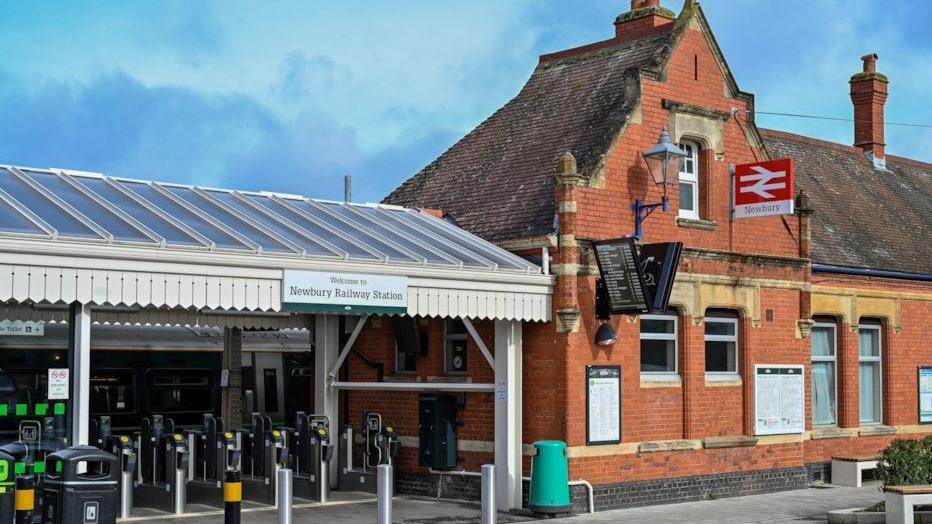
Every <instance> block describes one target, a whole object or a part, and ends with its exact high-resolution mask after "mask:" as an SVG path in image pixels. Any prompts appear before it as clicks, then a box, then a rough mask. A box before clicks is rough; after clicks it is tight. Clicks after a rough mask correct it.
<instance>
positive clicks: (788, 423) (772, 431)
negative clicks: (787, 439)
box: [754, 365, 806, 435]
mask: <svg viewBox="0 0 932 524" xmlns="http://www.w3.org/2000/svg"><path fill="white" fill-rule="evenodd" d="M804 384H805V380H804V379H803V366H782V365H773V366H769V365H757V366H754V420H755V424H754V434H755V435H785V434H791V433H802V432H803V431H804V430H805V417H806V415H805V402H806V396H805V390H804Z"/></svg>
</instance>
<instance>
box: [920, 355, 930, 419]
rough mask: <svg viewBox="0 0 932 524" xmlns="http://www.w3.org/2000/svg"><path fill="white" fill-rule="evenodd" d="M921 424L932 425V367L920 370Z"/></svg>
mask: <svg viewBox="0 0 932 524" xmlns="http://www.w3.org/2000/svg"><path fill="white" fill-rule="evenodd" d="M919 423H920V424H932V367H921V368H919Z"/></svg>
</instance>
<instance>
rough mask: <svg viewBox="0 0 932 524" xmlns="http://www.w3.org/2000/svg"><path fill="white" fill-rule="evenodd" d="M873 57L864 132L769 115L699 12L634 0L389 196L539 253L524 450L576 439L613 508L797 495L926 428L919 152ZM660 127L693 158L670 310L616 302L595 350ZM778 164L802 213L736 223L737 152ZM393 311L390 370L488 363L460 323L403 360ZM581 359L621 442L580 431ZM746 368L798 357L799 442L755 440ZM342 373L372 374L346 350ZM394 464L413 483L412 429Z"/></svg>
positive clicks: (382, 351)
mask: <svg viewBox="0 0 932 524" xmlns="http://www.w3.org/2000/svg"><path fill="white" fill-rule="evenodd" d="M876 64H877V57H876V56H875V55H867V56H865V57H864V66H863V71H862V72H859V73H857V74H855V75H854V76H853V77H851V79H850V88H851V98H852V101H853V104H854V118H855V120H856V125H855V126H854V127H855V137H854V145H853V146H848V145H842V144H835V143H829V142H824V141H820V140H815V139H811V138H807V137H803V136H798V135H793V134H788V133H783V132H780V131H770V130H762V129H758V127H757V125H756V124H755V122H754V104H755V102H754V96H753V95H752V94H750V93H746V92H744V91H742V90H741V89H740V88H739V86H738V83H737V81H736V79H735V77H734V76H733V74H732V71H731V70H730V69H729V67H728V64H727V62H726V59H725V57H724V56H723V54H722V52H721V49H720V48H719V47H718V45H717V44H716V41H715V38H714V35H713V32H712V30H711V28H710V27H709V25H708V22H707V20H706V18H705V16H704V15H703V12H702V9H701V7H699V5H697V4H696V3H695V2H694V1H692V0H687V1H686V2H685V5H684V7H683V9H682V11H681V12H680V13H679V14H678V15H676V14H675V13H673V12H670V11H668V10H667V9H665V8H662V7H660V6H659V2H658V1H651V0H634V1H633V2H632V9H631V11H630V12H627V13H624V14H622V15H620V16H619V17H618V18H617V19H616V21H615V36H614V37H612V38H610V39H608V40H604V41H601V42H596V43H593V44H590V45H586V46H583V47H579V48H575V49H569V50H565V51H560V52H557V53H552V54H548V55H544V56H542V57H541V58H540V63H539V65H538V67H537V69H536V70H535V71H534V73H533V75H532V76H531V78H530V79H529V80H528V82H527V84H526V85H525V86H524V88H523V89H522V90H521V92H520V93H519V94H518V95H517V96H516V97H515V98H514V99H512V100H511V101H510V102H508V103H507V104H506V105H505V106H504V107H502V108H501V109H499V110H498V111H497V112H495V113H494V114H493V115H492V116H491V117H489V118H488V119H487V120H486V121H484V122H483V123H482V124H480V125H479V126H478V127H477V128H476V129H475V130H473V131H472V132H470V133H469V134H468V135H466V136H465V137H464V138H463V139H462V140H460V141H459V142H458V143H457V144H455V145H454V146H453V147H452V148H451V149H450V150H448V151H447V152H446V153H444V154H443V155H441V156H440V157H439V158H438V159H437V160H435V161H434V162H433V163H431V164H430V165H429V166H427V167H426V168H424V170H423V171H421V172H420V173H418V174H417V175H415V176H414V177H412V178H411V179H410V180H408V181H407V182H405V183H404V184H403V185H402V186H400V187H399V188H398V189H397V190H395V191H394V192H393V193H392V194H391V195H389V196H388V197H387V198H386V202H387V203H392V204H399V205H405V206H411V207H421V208H434V209H439V210H441V211H442V213H443V214H444V216H446V217H448V218H450V219H451V220H454V221H455V222H456V223H457V224H459V225H460V226H461V227H463V228H465V229H467V230H469V231H471V232H473V233H475V234H477V235H479V236H482V237H484V238H486V239H488V240H492V241H494V242H496V243H498V244H499V245H501V246H504V247H507V248H509V249H511V250H513V251H515V252H517V253H520V254H523V255H525V256H528V257H539V259H540V260H541V262H542V263H544V264H546V263H547V261H549V268H550V271H551V272H552V274H554V275H556V287H555V292H554V298H553V308H554V311H553V313H554V314H553V318H554V321H553V322H550V323H538V324H533V325H525V327H524V334H523V339H524V353H523V362H522V366H523V375H524V391H523V412H524V422H523V440H524V443H525V447H526V451H525V455H526V456H525V458H526V459H529V457H528V456H529V455H530V449H529V445H530V444H531V443H533V442H534V441H536V440H540V439H558V440H564V441H566V442H567V444H568V456H569V460H570V477H571V478H572V479H585V480H587V481H589V482H590V483H592V484H593V485H594V486H595V495H596V505H597V507H599V508H610V507H621V506H630V505H638V504H645V503H651V502H667V501H676V500H688V499H697V498H702V497H705V496H715V497H719V496H728V495H736V494H747V493H754V492H764V491H771V490H777V489H788V488H794V487H801V486H804V485H806V484H807V483H808V482H810V481H812V480H814V479H820V478H822V479H824V478H825V477H826V476H827V475H828V468H827V464H828V462H829V461H830V459H831V457H833V456H838V455H851V454H858V455H863V454H872V453H875V452H876V451H878V450H879V449H881V448H882V447H884V446H885V445H886V444H887V443H888V442H889V441H890V440H891V439H892V438H896V437H904V436H905V437H919V436H923V435H925V434H928V433H930V432H932V426H923V425H920V422H919V394H918V368H919V367H920V366H923V365H932V345H930V341H932V327H930V321H932V251H930V249H929V247H928V246H929V245H930V243H932V232H930V229H932V228H930V219H929V212H930V211H932V165H929V164H925V163H922V162H918V161H914V160H909V159H905V158H898V157H894V156H892V155H886V154H885V152H884V136H883V129H884V126H883V106H884V102H885V100H886V96H887V86H888V81H887V79H886V77H884V76H883V75H882V74H880V73H878V72H877V69H876ZM842 81H843V79H841V78H840V79H839V84H841V82H842ZM664 128H666V129H667V130H668V131H669V133H670V135H671V136H672V138H673V140H674V141H675V142H677V143H679V144H680V145H681V147H682V148H683V149H684V150H685V151H686V152H687V153H688V160H687V161H686V162H685V163H684V168H683V170H682V171H681V173H680V176H679V187H673V188H672V189H671V190H670V192H669V197H670V211H669V212H666V213H664V212H660V211H658V212H655V213H653V214H652V215H651V216H650V217H649V218H647V220H646V222H645V224H644V228H645V235H644V238H643V241H644V242H666V241H681V242H683V243H684V246H685V247H684V252H683V258H682V261H681V264H680V268H679V274H678V275H677V279H676V283H675V286H674V288H673V293H672V298H671V310H670V312H669V314H668V315H664V316H649V317H646V316H641V317H638V316H615V317H613V318H612V320H611V323H612V326H613V327H614V329H615V331H616V333H617V342H616V343H615V344H614V345H613V346H610V347H607V348H606V347H602V346H597V345H596V344H595V343H594V336H595V332H596V330H597V328H598V326H599V324H600V321H599V320H598V319H596V317H595V309H594V301H595V296H594V295H595V282H596V276H597V275H598V270H597V267H596V265H595V261H594V258H593V255H592V242H593V241H595V240H601V239H609V238H618V237H622V236H626V235H630V234H632V232H633V231H634V229H635V220H634V214H633V212H632V211H631V205H632V204H633V203H634V201H635V199H640V200H641V201H643V202H657V201H660V199H661V196H662V189H661V187H659V186H656V185H654V184H653V183H652V182H651V177H650V175H649V173H648V171H647V166H646V164H645V161H644V159H643V157H642V152H643V151H645V150H647V149H648V148H650V147H651V146H652V145H654V144H655V143H656V142H657V138H658V136H659V135H660V132H661V130H662V129H664ZM783 157H792V158H794V159H795V162H796V189H797V199H796V212H795V214H794V215H784V216H771V217H761V218H752V219H743V220H733V219H731V212H730V207H731V204H730V171H729V166H730V165H733V164H743V163H749V162H755V161H760V160H764V159H771V158H783ZM389 324H390V323H389V322H386V321H385V320H384V319H383V320H382V321H381V322H379V321H376V323H375V324H374V326H371V327H370V329H368V330H367V331H365V332H364V335H363V337H362V338H361V339H360V341H359V342H358V345H359V346H360V348H364V349H363V352H364V353H365V354H366V356H367V358H369V359H374V360H378V361H381V362H383V364H384V366H385V368H386V373H387V375H389V380H391V379H392V377H391V376H397V377H404V376H408V377H409V378H411V377H415V376H416V377H419V378H418V380H464V381H469V380H474V381H479V382H487V381H488V380H489V378H490V377H491V370H490V369H486V368H487V367H486V366H483V365H482V364H484V362H483V361H482V360H483V359H482V356H481V354H480V353H479V351H478V348H476V347H475V345H474V344H473V343H472V342H471V341H468V342H467V351H466V362H468V366H467V367H466V369H465V370H464V371H463V372H462V373H459V372H454V371H452V370H451V363H450V353H449V351H450V348H451V347H452V346H455V344H451V341H456V340H459V339H461V338H464V339H468V337H464V336H463V335H462V333H461V332H460V328H458V327H457V326H456V325H455V322H450V321H447V322H441V321H438V320H423V321H422V326H424V329H425V332H426V333H428V335H429V336H428V340H429V342H428V344H427V345H428V347H429V351H425V352H424V353H423V355H426V356H422V357H420V358H418V359H417V360H416V362H406V363H403V364H399V363H398V362H397V359H396V356H395V351H394V348H393V347H392V346H391V343H390V342H385V341H386V340H390V337H385V336H384V335H385V333H386V331H387V330H390V329H391V327H390V325H389ZM477 329H478V330H479V332H480V334H481V335H483V337H484V338H486V339H487V340H488V339H489V337H490V336H491V333H492V330H491V325H482V324H477ZM592 365H615V366H620V367H621V430H620V432H621V438H620V442H619V443H616V444H608V445H587V398H586V385H587V380H586V369H587V366H592ZM758 365H761V366H768V365H794V366H802V367H803V370H804V376H805V386H804V413H805V415H804V417H805V421H804V423H803V426H804V427H803V428H802V430H801V431H800V432H793V433H787V434H777V435H761V434H759V433H760V432H759V431H757V429H756V420H755V417H756V408H755V394H756V391H755V387H756V382H757V381H756V380H755V366H758ZM390 370H395V372H391V371H390ZM350 373H351V374H352V375H353V376H354V377H359V378H363V377H366V378H367V379H371V378H372V377H370V376H369V375H371V374H372V373H373V371H372V370H371V369H370V368H369V367H367V366H366V365H365V364H364V363H362V362H360V361H358V360H354V361H351V362H350ZM402 379H403V378H402ZM344 394H345V395H347V396H346V397H344V401H345V402H346V403H347V405H348V406H349V408H348V409H350V410H351V411H353V412H354V413H355V412H358V411H360V410H362V409H364V407H365V409H374V407H375V408H376V409H378V408H381V411H382V412H383V416H384V417H385V418H386V419H393V420H394V421H395V423H396V426H397V427H398V428H399V430H400V432H401V433H402V435H405V436H408V437H409V438H410V437H413V436H414V435H416V433H417V427H416V425H417V418H416V417H417V411H416V409H414V408H413V407H412V406H413V403H414V402H416V394H413V393H412V394H409V395H407V396H405V394H392V395H386V394H382V393H380V394H378V395H376V394H368V393H357V392H348V393H344ZM468 397H469V398H468V399H467V402H466V409H465V411H463V413H462V415H461V416H462V419H463V422H464V425H463V428H462V430H461V433H460V439H461V441H460V454H461V456H462V458H463V464H462V465H463V466H464V468H465V469H467V470H475V468H476V467H477V466H478V465H479V464H481V463H483V462H486V461H488V460H489V457H490V453H491V449H490V448H489V445H490V441H491V440H492V426H491V422H490V413H491V411H492V405H493V402H494V401H493V398H492V397H493V395H492V394H476V395H469V396H468ZM353 416H355V415H353ZM527 464H528V460H526V461H525V475H527V474H528V473H529V469H528V468H527ZM402 466H403V467H404V468H405V469H406V470H407V471H408V472H411V473H425V471H424V470H422V469H419V468H417V467H416V444H415V443H414V442H412V441H409V444H408V446H407V447H405V449H404V450H403V452H402ZM452 477H453V478H454V479H455V477H456V475H455V474H454V475H452ZM409 478H410V480H411V482H410V483H408V484H407V487H408V488H409V489H424V490H436V489H438V486H437V484H436V483H427V484H423V483H419V482H420V481H418V480H417V479H418V478H420V477H418V476H417V475H411V476H410V477H409ZM401 484H402V485H406V484H405V482H402V483H401ZM440 484H441V485H440V488H439V489H442V488H444V484H443V481H442V480H441V481H440ZM449 487H450V486H447V489H448V491H447V492H446V493H447V494H449V495H453V496H455V495H457V494H462V493H456V492H455V491H456V489H459V488H454V489H453V490H450V489H449ZM579 493H580V492H576V494H579Z"/></svg>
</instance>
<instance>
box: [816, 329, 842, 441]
mask: <svg viewBox="0 0 932 524" xmlns="http://www.w3.org/2000/svg"><path fill="white" fill-rule="evenodd" d="M835 330H836V327H835V324H834V323H829V322H816V324H815V325H814V326H813V328H812V335H811V338H812V425H813V426H827V425H833V424H837V423H838V420H837V418H836V413H837V409H838V408H837V401H836V398H837V397H836V396H835V395H836V393H835V391H836V382H835V380H836V379H835V377H836V372H837V367H836V364H837V362H836V358H837V357H836V353H835V347H836V342H837V340H836V331H835Z"/></svg>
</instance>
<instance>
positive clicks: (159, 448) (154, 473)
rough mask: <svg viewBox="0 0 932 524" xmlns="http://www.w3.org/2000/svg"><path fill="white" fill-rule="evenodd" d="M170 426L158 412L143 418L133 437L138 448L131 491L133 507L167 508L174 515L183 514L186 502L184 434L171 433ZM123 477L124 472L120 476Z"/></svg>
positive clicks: (186, 453) (171, 426) (170, 423)
mask: <svg viewBox="0 0 932 524" xmlns="http://www.w3.org/2000/svg"><path fill="white" fill-rule="evenodd" d="M174 429H175V428H174V423H172V421H171V419H165V420H164V421H163V419H162V417H161V416H159V415H153V417H152V419H151V420H150V419H143V422H142V429H141V431H140V433H139V435H138V436H137V440H136V443H137V444H136V445H137V448H138V449H139V450H140V451H139V455H138V462H139V464H138V465H139V467H138V468H137V469H136V485H135V489H134V490H133V494H132V502H133V504H134V505H135V506H139V507H145V508H155V509H159V510H162V511H169V512H172V513H174V514H175V515H180V514H182V513H184V507H185V505H186V504H187V484H188V482H187V481H188V461H189V455H188V444H187V441H186V440H185V438H184V436H183V435H182V434H180V433H175V432H174ZM122 451H123V450H121V453H122ZM122 457H123V455H122V454H121V459H122ZM125 465H126V466H129V464H125ZM123 477H125V475H121V478H123Z"/></svg>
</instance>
